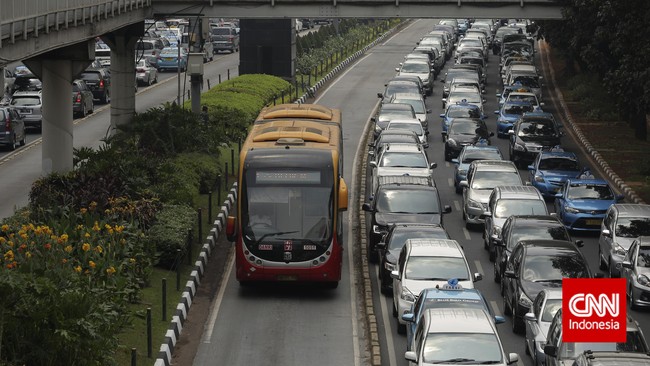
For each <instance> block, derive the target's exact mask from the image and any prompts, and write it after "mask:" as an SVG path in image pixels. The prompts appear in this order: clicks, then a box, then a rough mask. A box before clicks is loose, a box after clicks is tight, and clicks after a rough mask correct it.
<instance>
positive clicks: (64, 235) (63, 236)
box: [61, 234, 68, 242]
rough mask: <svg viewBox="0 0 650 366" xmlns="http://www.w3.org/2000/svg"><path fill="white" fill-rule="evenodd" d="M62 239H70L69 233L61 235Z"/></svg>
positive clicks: (64, 240)
mask: <svg viewBox="0 0 650 366" xmlns="http://www.w3.org/2000/svg"><path fill="white" fill-rule="evenodd" d="M61 240H63V242H66V241H68V234H63V235H61Z"/></svg>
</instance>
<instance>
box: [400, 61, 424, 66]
mask: <svg viewBox="0 0 650 366" xmlns="http://www.w3.org/2000/svg"><path fill="white" fill-rule="evenodd" d="M403 64H425V65H427V66H429V61H424V60H405V61H404V62H403V63H402V65H403Z"/></svg>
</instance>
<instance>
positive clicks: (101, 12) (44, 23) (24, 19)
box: [0, 0, 152, 49]
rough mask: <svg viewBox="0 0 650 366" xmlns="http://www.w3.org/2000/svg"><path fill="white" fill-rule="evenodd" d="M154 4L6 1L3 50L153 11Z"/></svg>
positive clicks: (145, 0) (0, 32)
mask: <svg viewBox="0 0 650 366" xmlns="http://www.w3.org/2000/svg"><path fill="white" fill-rule="evenodd" d="M151 1H152V0H2V11H1V13H0V16H1V18H0V49H1V48H2V46H3V43H5V42H8V43H11V44H14V43H16V42H17V41H20V40H27V39H29V38H30V37H38V35H39V34H42V33H44V34H48V33H50V32H52V31H58V30H59V29H62V28H63V29H67V28H69V27H71V26H72V27H76V26H77V25H85V24H86V23H94V22H98V21H101V20H102V19H108V18H109V17H116V16H119V15H120V14H123V13H126V12H129V11H132V10H137V9H142V8H144V7H150V6H151Z"/></svg>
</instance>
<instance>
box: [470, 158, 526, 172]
mask: <svg viewBox="0 0 650 366" xmlns="http://www.w3.org/2000/svg"><path fill="white" fill-rule="evenodd" d="M470 165H474V169H476V170H494V171H509V170H512V169H513V168H514V169H515V170H517V167H516V166H515V163H513V162H512V161H510V160H475V161H473V162H472V163H471V164H470Z"/></svg>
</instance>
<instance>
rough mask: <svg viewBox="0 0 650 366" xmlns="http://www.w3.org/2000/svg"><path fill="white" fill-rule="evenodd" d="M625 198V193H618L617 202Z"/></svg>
mask: <svg viewBox="0 0 650 366" xmlns="http://www.w3.org/2000/svg"><path fill="white" fill-rule="evenodd" d="M624 199H625V196H624V195H622V194H617V195H616V202H621V201H622V200H624Z"/></svg>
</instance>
